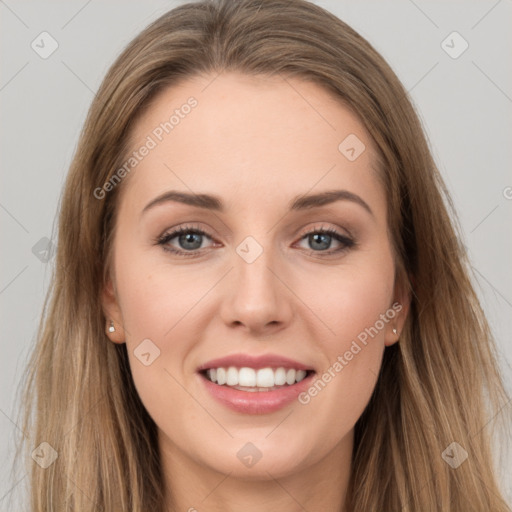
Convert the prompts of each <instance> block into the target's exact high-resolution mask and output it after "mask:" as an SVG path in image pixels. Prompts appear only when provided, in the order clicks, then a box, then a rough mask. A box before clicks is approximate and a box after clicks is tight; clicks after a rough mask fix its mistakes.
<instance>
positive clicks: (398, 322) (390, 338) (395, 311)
mask: <svg viewBox="0 0 512 512" xmlns="http://www.w3.org/2000/svg"><path fill="white" fill-rule="evenodd" d="M410 305H411V292H410V291H409V289H408V288H407V287H406V286H405V285H404V284H403V282H401V281H400V280H398V279H397V281H396V282H395V291H394V296H393V302H392V303H391V305H390V308H389V309H388V311H387V312H386V316H387V317H388V318H389V319H390V320H389V322H388V323H387V325H386V336H385V341H384V344H385V345H386V347H389V346H391V345H393V344H395V343H396V342H397V341H398V340H399V339H400V334H401V333H402V330H403V328H404V324H405V320H406V319H407V315H408V314H409V309H410Z"/></svg>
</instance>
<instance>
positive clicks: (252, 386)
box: [199, 366, 315, 393]
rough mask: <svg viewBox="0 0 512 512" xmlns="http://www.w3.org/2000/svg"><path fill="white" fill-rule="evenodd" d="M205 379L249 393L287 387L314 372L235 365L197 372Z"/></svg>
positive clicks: (281, 367)
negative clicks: (238, 366)
mask: <svg viewBox="0 0 512 512" xmlns="http://www.w3.org/2000/svg"><path fill="white" fill-rule="evenodd" d="M199 373H200V374H201V375H202V376H203V377H204V378H205V379H207V380H208V381H210V382H212V383H213V384H216V385H217V386H225V387H229V388H231V389H237V390H239V391H246V392H249V393H255V392H269V391H276V390H278V389H283V388H289V387H291V386H294V385H295V384H298V383H299V382H302V381H303V380H304V379H306V378H308V377H310V376H311V375H312V374H314V373H315V371H314V370H302V369H296V368H285V367H283V366H280V367H278V368H272V367H266V368H259V369H256V368H250V367H246V366H245V367H242V368H237V367H236V366H229V367H222V366H220V367H217V368H208V369H205V370H201V371H200V372H199Z"/></svg>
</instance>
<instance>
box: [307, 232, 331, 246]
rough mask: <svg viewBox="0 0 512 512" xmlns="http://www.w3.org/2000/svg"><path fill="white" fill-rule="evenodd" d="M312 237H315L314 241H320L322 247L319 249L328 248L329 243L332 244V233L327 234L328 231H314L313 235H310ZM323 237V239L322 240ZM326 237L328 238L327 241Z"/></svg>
mask: <svg viewBox="0 0 512 512" xmlns="http://www.w3.org/2000/svg"><path fill="white" fill-rule="evenodd" d="M310 236H311V238H312V239H313V243H314V244H315V243H317V242H318V243H320V247H317V249H328V248H329V245H330V243H329V242H330V240H329V239H330V237H331V235H329V234H327V233H314V234H313V235H310ZM322 238H323V240H322ZM325 238H328V240H327V241H325Z"/></svg>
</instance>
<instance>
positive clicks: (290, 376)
mask: <svg viewBox="0 0 512 512" xmlns="http://www.w3.org/2000/svg"><path fill="white" fill-rule="evenodd" d="M294 382H295V370H294V369H293V368H290V369H289V370H288V371H287V372H286V384H288V385H291V384H293V383H294Z"/></svg>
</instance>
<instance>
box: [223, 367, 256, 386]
mask: <svg viewBox="0 0 512 512" xmlns="http://www.w3.org/2000/svg"><path fill="white" fill-rule="evenodd" d="M213 382H215V381H213ZM238 384H239V385H240V386H248V387H253V386H256V371H255V370H253V369H252V368H240V371H239V372H238Z"/></svg>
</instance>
